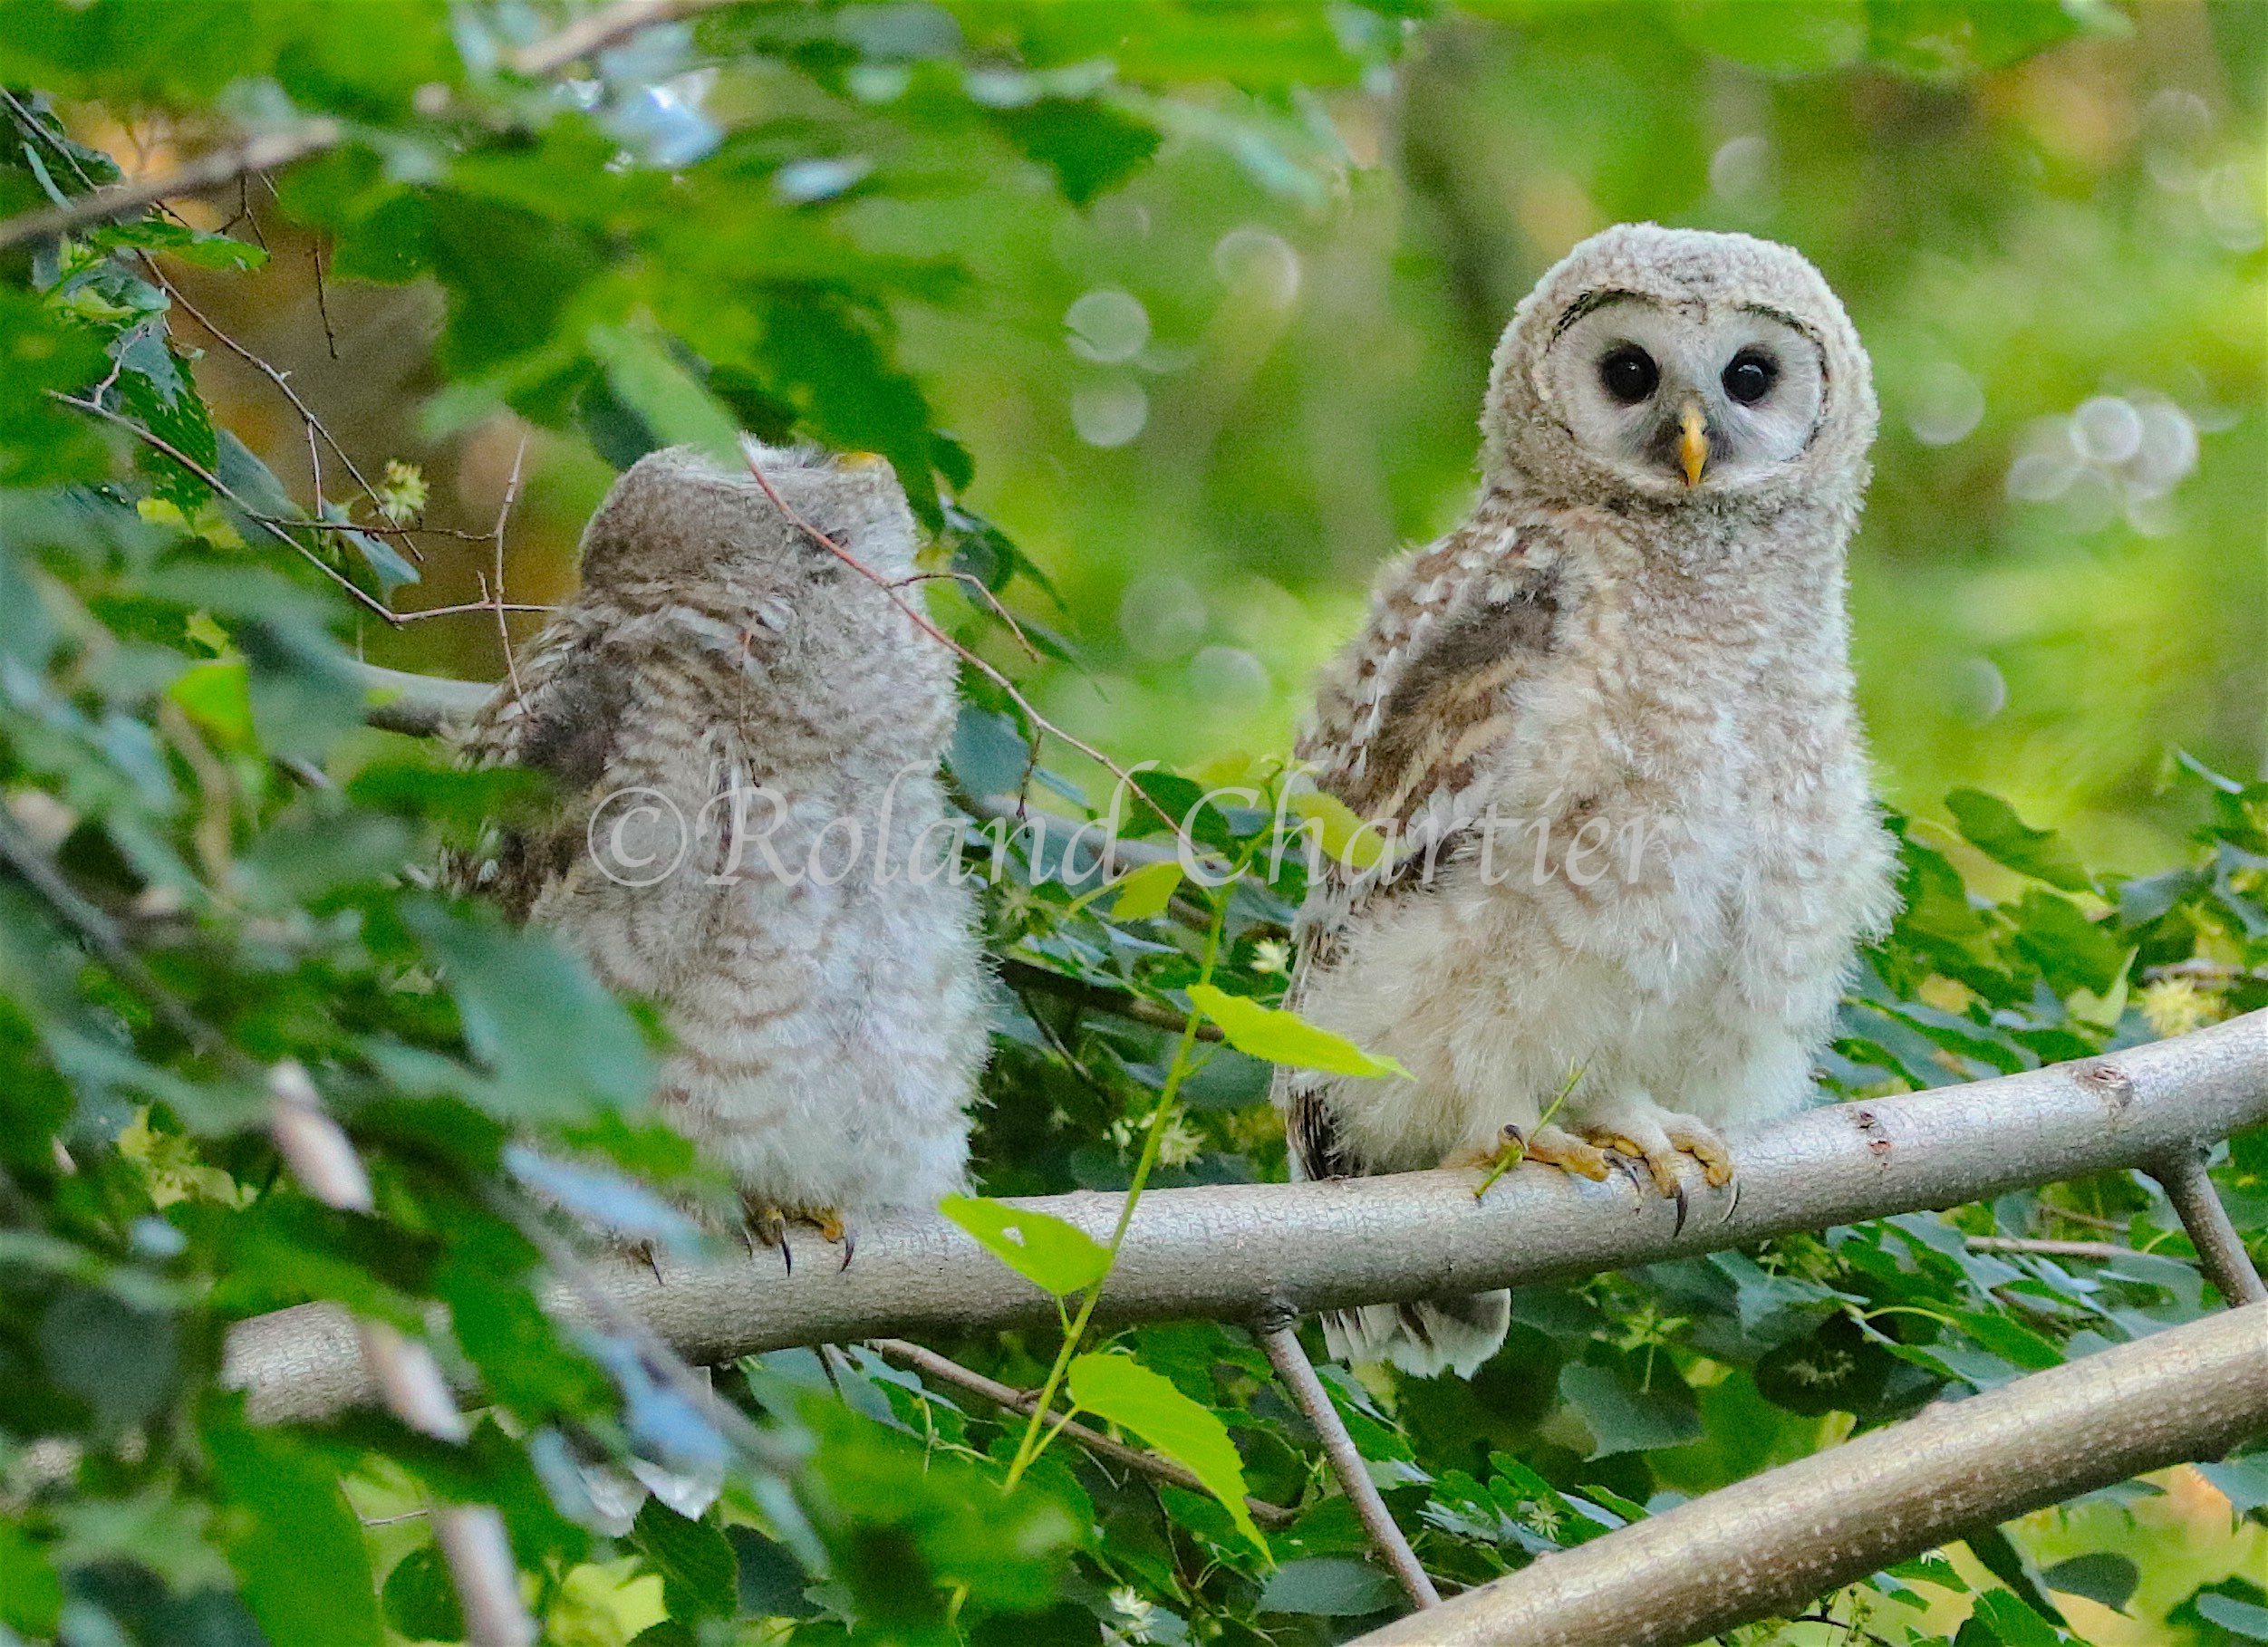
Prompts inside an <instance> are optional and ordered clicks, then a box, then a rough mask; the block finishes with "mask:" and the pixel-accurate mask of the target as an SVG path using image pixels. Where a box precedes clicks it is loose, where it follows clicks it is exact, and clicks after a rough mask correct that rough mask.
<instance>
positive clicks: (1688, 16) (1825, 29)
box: [1675, 0, 1867, 74]
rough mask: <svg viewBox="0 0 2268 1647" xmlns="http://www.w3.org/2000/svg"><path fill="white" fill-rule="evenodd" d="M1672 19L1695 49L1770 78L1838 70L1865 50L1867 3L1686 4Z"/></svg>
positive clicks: (1723, 0) (1692, 0)
mask: <svg viewBox="0 0 2268 1647" xmlns="http://www.w3.org/2000/svg"><path fill="white" fill-rule="evenodd" d="M1675 15H1676V18H1677V23H1678V30H1679V32H1680V33H1681V34H1684V36H1685V38H1686V39H1688V40H1690V41H1692V42H1693V43H1694V44H1696V45H1699V46H1701V47H1702V48H1703V49H1704V50H1706V51H1710V52H1713V53H1716V54H1717V55H1718V56H1720V57H1729V58H1731V59H1732V61H1733V62H1735V63H1745V64H1747V65H1748V66H1749V67H1750V68H1752V69H1761V70H1763V71H1764V72H1766V73H1770V74H1806V73H1817V72H1819V71H1821V70H1824V69H1839V68H1842V67H1843V66H1845V65H1846V64H1848V63H1856V62H1858V60H1859V59H1860V58H1861V57H1862V56H1864V55H1865V54H1866V50H1867V6H1866V4H1865V0H1781V3H1776V4H1772V5H1760V4H1758V3H1757V0H1685V4H1684V5H1680V6H1679V7H1678V8H1677V11H1676V14H1675Z"/></svg>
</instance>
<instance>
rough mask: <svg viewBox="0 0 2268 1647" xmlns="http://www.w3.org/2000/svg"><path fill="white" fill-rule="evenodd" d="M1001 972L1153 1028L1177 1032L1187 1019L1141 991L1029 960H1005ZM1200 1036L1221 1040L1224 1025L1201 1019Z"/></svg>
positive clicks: (1015, 982) (1010, 980)
mask: <svg viewBox="0 0 2268 1647" xmlns="http://www.w3.org/2000/svg"><path fill="white" fill-rule="evenodd" d="M1000 976H1001V978H1003V979H1004V980H1005V981H1006V982H1007V983H1009V985H1011V986H1014V987H1021V988H1026V989H1038V990H1043V991H1045V992H1046V993H1047V994H1049V995H1053V996H1060V997H1063V998H1064V999H1065V1000H1068V1001H1076V1002H1077V1003H1078V1004H1079V1005H1080V1006H1084V1007H1086V1008H1087V1009H1088V1010H1089V1011H1091V1012H1106V1013H1108V1014H1110V1015H1111V1016H1113V1017H1116V1018H1124V1019H1126V1020H1128V1021H1129V1022H1131V1023H1135V1024H1146V1025H1149V1026H1152V1027H1153V1028H1157V1029H1170V1030H1173V1031H1175V1032H1177V1033H1178V1032H1179V1031H1180V1030H1181V1028H1182V1025H1183V1024H1184V1023H1185V1022H1186V1021H1187V1020H1186V1018H1185V1016H1184V1015H1182V1014H1181V1013H1178V1012H1176V1011H1174V1010H1173V1008H1172V1007H1171V1006H1161V1005H1160V1004H1159V1003H1157V1002H1155V1001H1145V1000H1144V999H1143V998H1142V997H1140V996H1138V995H1128V994H1126V993H1124V991H1122V990H1117V989H1106V988H1105V987H1103V986H1102V985H1100V984H1090V983H1088V982H1087V981H1086V979H1085V978H1071V977H1069V976H1067V975H1066V974H1064V973H1061V972H1050V971H1049V970H1048V969H1047V968H1045V967H1036V966H1034V965H1032V963H1031V962H1029V961H1021V960H1016V959H1012V958H1011V959H1008V960H1003V961H1002V962H1001V963H1000ZM1197 1038H1198V1039H1199V1040H1201V1041H1218V1040H1220V1039H1221V1026H1219V1025H1217V1024H1214V1023H1212V1022H1211V1021H1210V1020H1207V1021H1206V1022H1203V1023H1201V1024H1200V1025H1198V1026H1197Z"/></svg>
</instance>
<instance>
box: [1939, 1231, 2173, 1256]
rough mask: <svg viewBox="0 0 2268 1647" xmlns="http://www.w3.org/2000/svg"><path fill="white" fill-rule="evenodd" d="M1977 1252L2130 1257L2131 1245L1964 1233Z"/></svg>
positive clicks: (2132, 1251) (2131, 1253) (2132, 1254)
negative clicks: (2122, 1245)
mask: <svg viewBox="0 0 2268 1647" xmlns="http://www.w3.org/2000/svg"><path fill="white" fill-rule="evenodd" d="M1963 1239H1964V1240H1966V1241H1967V1242H1968V1244H1969V1246H1970V1247H1972V1248H1973V1249H1974V1250H1975V1251H1977V1252H2017V1253H2036V1254H2038V1255H2039V1256H2040V1257H2045V1258H2103V1259H2110V1258H2130V1257H2133V1256H2134V1248H2133V1247H2121V1246H2119V1245H2118V1242H2116V1241H2050V1240H2041V1239H2036V1238H2033V1237H2031V1236H1965V1237H1964V1238H1963Z"/></svg>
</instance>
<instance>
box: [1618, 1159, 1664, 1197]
mask: <svg viewBox="0 0 2268 1647" xmlns="http://www.w3.org/2000/svg"><path fill="white" fill-rule="evenodd" d="M1607 1160H1608V1161H1612V1162H1614V1164H1615V1167H1616V1170H1617V1171H1619V1172H1620V1173H1621V1174H1622V1175H1623V1177H1625V1178H1626V1179H1628V1180H1630V1187H1631V1188H1632V1189H1633V1190H1636V1191H1637V1192H1638V1193H1639V1194H1640V1195H1644V1194H1646V1192H1647V1191H1648V1190H1652V1189H1653V1188H1654V1180H1653V1179H1652V1178H1650V1177H1648V1176H1646V1172H1645V1171H1644V1170H1643V1165H1642V1163H1641V1162H1640V1161H1638V1160H1637V1159H1636V1157H1634V1156H1629V1155H1625V1154H1624V1153H1623V1152H1622V1151H1620V1150H1609V1151H1607Z"/></svg>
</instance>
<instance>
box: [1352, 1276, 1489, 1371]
mask: <svg viewBox="0 0 2268 1647" xmlns="http://www.w3.org/2000/svg"><path fill="white" fill-rule="evenodd" d="M1511 1321H1512V1295H1511V1294H1510V1293H1508V1292H1502V1291H1498V1292H1493V1293H1473V1294H1471V1295H1468V1296H1466V1297H1462V1298H1426V1299H1421V1300H1420V1301H1419V1302H1417V1303H1415V1304H1368V1305H1364V1306H1363V1307H1362V1308H1360V1309H1355V1310H1339V1311H1337V1312H1335V1313H1334V1314H1331V1315H1326V1316H1324V1317H1323V1342H1324V1343H1325V1344H1327V1345H1328V1346H1329V1347H1330V1351H1331V1353H1332V1354H1334V1355H1336V1356H1337V1357H1339V1358H1340V1359H1342V1360H1345V1361H1361V1362H1380V1361H1385V1362H1391V1363H1394V1364H1395V1366H1397V1367H1399V1368H1401V1369H1402V1370H1403V1371H1404V1373H1415V1374H1416V1375H1417V1376H1418V1377H1420V1378H1431V1377H1433V1375H1434V1374H1435V1373H1449V1372H1453V1373H1456V1375H1457V1376H1458V1377H1459V1378H1471V1377H1472V1374H1473V1373H1475V1372H1476V1371H1477V1370H1478V1369H1479V1367H1480V1365H1481V1363H1482V1362H1484V1361H1486V1360H1488V1358H1489V1357H1490V1356H1491V1355H1493V1354H1495V1353H1497V1351H1498V1350H1500V1349H1501V1348H1502V1347H1503V1344H1504V1334H1505V1333H1506V1332H1507V1331H1509V1330H1510V1326H1511Z"/></svg>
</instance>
